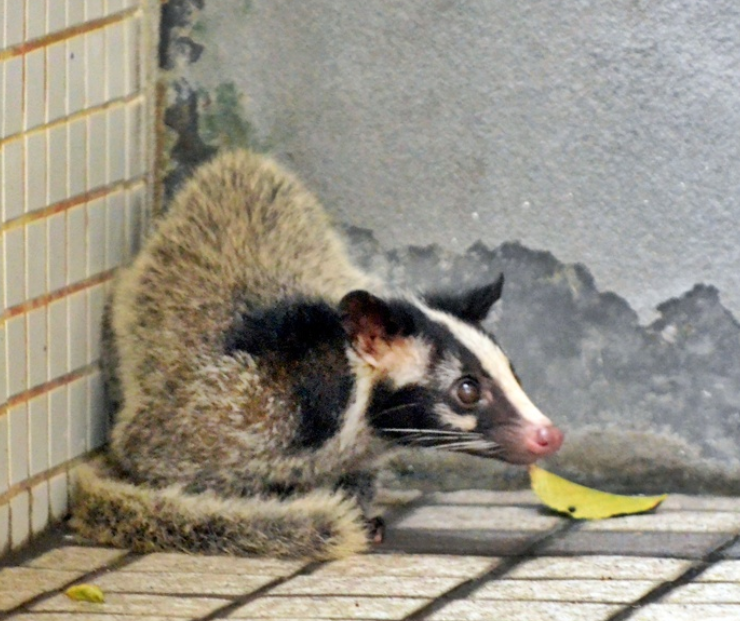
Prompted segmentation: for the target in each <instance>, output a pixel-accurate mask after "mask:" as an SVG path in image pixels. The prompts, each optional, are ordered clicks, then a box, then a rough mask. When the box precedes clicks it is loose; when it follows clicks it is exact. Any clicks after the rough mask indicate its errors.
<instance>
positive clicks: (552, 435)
mask: <svg viewBox="0 0 740 621" xmlns="http://www.w3.org/2000/svg"><path fill="white" fill-rule="evenodd" d="M562 444H563V432H562V431H560V429H558V428H557V427H554V426H553V425H547V426H545V427H533V428H532V429H531V430H530V431H529V433H527V437H526V439H525V445H526V447H527V450H529V452H530V453H532V454H534V455H537V456H538V457H544V456H545V455H552V453H554V452H555V451H557V450H558V449H559V448H560V446H561V445H562Z"/></svg>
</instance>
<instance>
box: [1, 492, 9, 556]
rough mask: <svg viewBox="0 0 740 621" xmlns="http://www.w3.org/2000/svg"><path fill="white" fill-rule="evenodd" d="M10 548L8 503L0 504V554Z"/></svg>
mask: <svg viewBox="0 0 740 621" xmlns="http://www.w3.org/2000/svg"><path fill="white" fill-rule="evenodd" d="M9 548H10V505H9V504H8V503H6V504H4V505H0V555H2V554H4V553H5V552H7V551H8V549H9Z"/></svg>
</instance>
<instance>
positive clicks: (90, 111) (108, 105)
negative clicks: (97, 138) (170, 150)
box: [0, 90, 146, 148]
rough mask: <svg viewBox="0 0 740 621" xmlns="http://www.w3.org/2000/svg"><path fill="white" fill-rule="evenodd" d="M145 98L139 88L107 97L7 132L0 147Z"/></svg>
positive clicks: (1, 139)
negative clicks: (49, 118) (98, 102)
mask: <svg viewBox="0 0 740 621" xmlns="http://www.w3.org/2000/svg"><path fill="white" fill-rule="evenodd" d="M145 99H146V95H145V93H144V92H143V91H141V90H136V91H133V92H131V93H129V94H128V95H124V96H122V97H116V98H114V99H108V100H106V101H104V102H103V103H101V104H97V105H94V106H90V107H88V108H84V109H82V110H77V111H76V112H73V113H72V114H68V115H67V116H62V117H59V118H58V119H54V120H53V121H49V122H46V123H42V124H40V125H34V126H33V127H30V128H28V129H22V130H20V131H17V132H15V133H14V134H8V135H7V136H4V137H2V138H0V148H2V147H4V146H5V145H6V144H8V143H10V142H13V141H15V140H23V139H24V138H26V137H29V136H34V135H36V134H40V133H43V132H47V131H51V130H54V129H57V128H59V127H62V126H65V125H71V124H72V123H75V122H76V121H79V120H81V119H87V118H89V117H91V116H94V115H96V114H100V113H101V112H107V111H109V110H111V109H114V110H115V109H116V108H118V107H121V108H123V109H124V110H125V109H127V108H128V107H129V106H131V105H132V104H141V105H142V106H143V105H144V100H145Z"/></svg>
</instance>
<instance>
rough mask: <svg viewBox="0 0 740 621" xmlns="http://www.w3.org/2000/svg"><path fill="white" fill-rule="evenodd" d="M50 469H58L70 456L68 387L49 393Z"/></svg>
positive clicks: (58, 388) (60, 387) (61, 387)
mask: <svg viewBox="0 0 740 621" xmlns="http://www.w3.org/2000/svg"><path fill="white" fill-rule="evenodd" d="M49 430H50V433H49V467H50V468H56V467H57V466H59V465H60V464H63V463H64V462H65V461H67V459H68V456H69V398H68V395H67V386H59V387H57V388H55V389H54V390H52V391H51V392H49Z"/></svg>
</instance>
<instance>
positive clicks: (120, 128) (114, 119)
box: [107, 106, 126, 183]
mask: <svg viewBox="0 0 740 621" xmlns="http://www.w3.org/2000/svg"><path fill="white" fill-rule="evenodd" d="M107 116H108V123H107V131H108V136H107V138H108V140H107V142H108V145H107V147H108V183H115V182H117V181H121V180H123V178H124V177H125V176H126V109H125V108H124V107H123V106H117V107H115V108H111V109H110V110H108V115H107Z"/></svg>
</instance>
